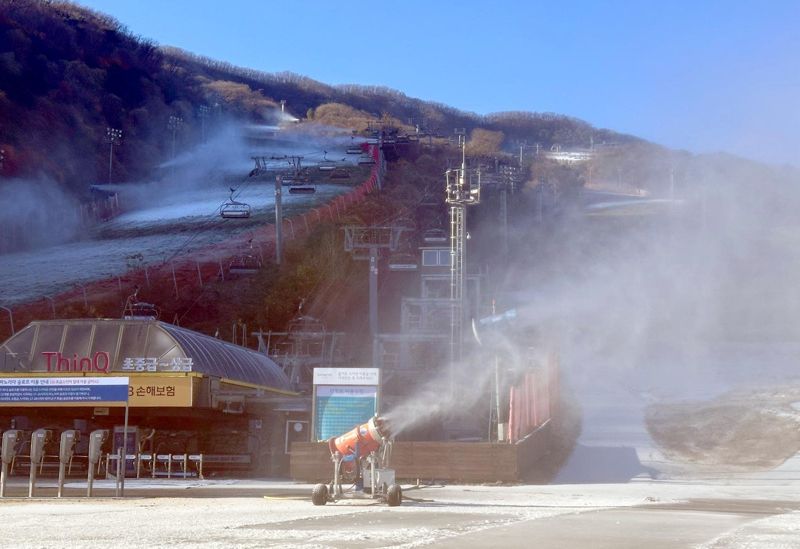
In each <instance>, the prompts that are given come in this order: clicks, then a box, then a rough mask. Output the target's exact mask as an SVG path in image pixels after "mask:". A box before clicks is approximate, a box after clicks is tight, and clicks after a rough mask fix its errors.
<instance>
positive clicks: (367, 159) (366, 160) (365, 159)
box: [358, 155, 375, 166]
mask: <svg viewBox="0 0 800 549" xmlns="http://www.w3.org/2000/svg"><path fill="white" fill-rule="evenodd" d="M358 163H359V164H360V165H362V166H371V165H373V164H375V159H374V158H372V157H371V156H368V155H362V156H361V157H360V158H359V159H358Z"/></svg>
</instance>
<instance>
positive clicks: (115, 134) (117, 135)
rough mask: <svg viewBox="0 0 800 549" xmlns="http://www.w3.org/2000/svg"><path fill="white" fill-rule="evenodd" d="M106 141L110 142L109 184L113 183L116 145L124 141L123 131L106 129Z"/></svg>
mask: <svg viewBox="0 0 800 549" xmlns="http://www.w3.org/2000/svg"><path fill="white" fill-rule="evenodd" d="M106 139H107V140H108V145H109V147H108V182H109V183H111V166H112V162H113V161H114V144H115V143H119V141H120V140H121V139H122V130H118V129H117V128H106Z"/></svg>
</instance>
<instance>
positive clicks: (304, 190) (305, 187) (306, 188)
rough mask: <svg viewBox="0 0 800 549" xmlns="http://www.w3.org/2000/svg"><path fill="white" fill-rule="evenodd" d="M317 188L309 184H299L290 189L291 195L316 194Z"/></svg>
mask: <svg viewBox="0 0 800 549" xmlns="http://www.w3.org/2000/svg"><path fill="white" fill-rule="evenodd" d="M315 192H317V186H316V185H313V184H309V183H297V184H295V185H291V186H290V187H289V194H314V193H315Z"/></svg>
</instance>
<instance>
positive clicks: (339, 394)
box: [313, 368, 380, 440]
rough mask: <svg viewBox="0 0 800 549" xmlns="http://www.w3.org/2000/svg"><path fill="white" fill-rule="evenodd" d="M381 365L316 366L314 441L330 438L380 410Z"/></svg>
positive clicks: (362, 421)
mask: <svg viewBox="0 0 800 549" xmlns="http://www.w3.org/2000/svg"><path fill="white" fill-rule="evenodd" d="M379 389H380V370H379V369H378V368H315V369H314V402H313V406H314V414H313V422H314V430H313V436H314V439H315V440H327V439H329V438H331V437H336V436H339V435H341V434H342V433H345V432H347V431H349V430H350V429H352V428H353V427H355V426H356V425H359V424H361V423H364V422H366V421H368V420H369V418H371V417H372V416H374V415H375V414H376V413H377V412H378V397H379Z"/></svg>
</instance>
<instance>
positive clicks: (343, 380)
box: [314, 368, 381, 385]
mask: <svg viewBox="0 0 800 549" xmlns="http://www.w3.org/2000/svg"><path fill="white" fill-rule="evenodd" d="M380 372H381V371H380V368H314V385H380Z"/></svg>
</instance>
